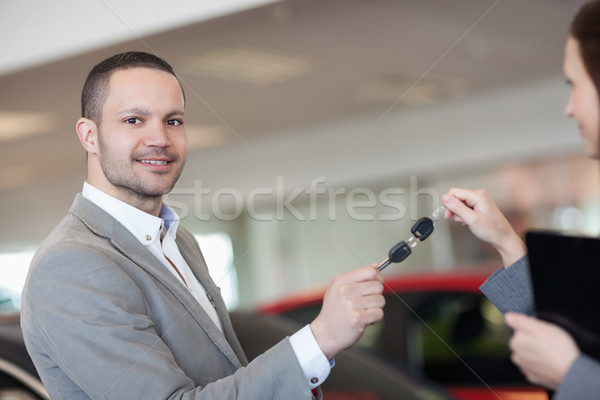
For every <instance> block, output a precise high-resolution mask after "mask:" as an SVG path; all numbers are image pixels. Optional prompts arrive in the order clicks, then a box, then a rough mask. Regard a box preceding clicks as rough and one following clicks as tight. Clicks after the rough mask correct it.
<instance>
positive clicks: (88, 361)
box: [21, 244, 313, 400]
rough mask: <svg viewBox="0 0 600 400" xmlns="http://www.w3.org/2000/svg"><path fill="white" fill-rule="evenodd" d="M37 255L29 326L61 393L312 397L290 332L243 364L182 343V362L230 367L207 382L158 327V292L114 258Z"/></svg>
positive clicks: (76, 251) (74, 249)
mask: <svg viewBox="0 0 600 400" xmlns="http://www.w3.org/2000/svg"><path fill="white" fill-rule="evenodd" d="M36 258H38V260H37V261H36V262H34V265H33V267H32V268H34V271H32V272H33V273H30V276H29V278H28V282H27V284H26V289H25V292H24V300H23V308H22V321H21V323H22V327H23V332H24V336H25V341H26V344H27V347H28V350H29V352H30V354H31V356H32V358H33V360H34V362H35V364H36V368H37V369H38V372H39V373H40V375H41V377H42V379H43V381H44V384H45V385H46V386H47V388H48V391H49V392H50V393H51V395H52V396H53V398H60V399H88V398H94V399H101V398H106V399H110V398H113V399H116V398H120V399H126V398H130V399H145V398H152V399H306V400H312V399H313V395H312V393H311V391H310V390H309V388H308V385H307V384H306V382H305V380H304V375H303V373H302V370H301V368H300V365H299V364H298V361H297V359H296V357H295V355H294V353H293V350H292V348H291V345H290V343H289V340H288V339H284V340H282V341H281V342H280V343H279V344H277V345H276V346H274V347H273V348H272V349H270V350H269V351H267V352H266V353H265V354H263V355H261V356H260V357H258V358H257V359H255V360H254V361H253V362H252V363H250V364H248V365H247V366H245V367H239V365H236V366H231V367H229V365H228V364H227V363H226V362H222V361H219V360H217V359H216V358H215V355H214V354H215V350H214V349H213V347H214V346H213V345H212V343H210V342H207V341H203V340H202V339H201V338H199V339H198V341H196V342H193V341H190V342H189V343H185V344H182V345H185V346H189V355H190V357H195V359H193V360H183V361H185V362H186V363H188V365H189V364H192V365H194V364H197V365H202V368H203V370H201V372H200V374H199V375H202V371H204V373H205V374H206V375H209V374H211V373H214V371H215V370H220V369H223V370H224V372H223V377H222V378H221V379H218V380H216V381H211V382H208V383H206V384H202V385H199V384H198V383H197V382H195V381H194V380H193V379H192V378H190V376H188V374H186V372H185V371H183V370H182V369H181V367H180V365H179V362H180V361H182V360H181V359H180V360H177V359H175V357H174V355H173V353H172V351H171V349H170V348H169V346H168V345H167V344H166V339H168V336H169V335H170V334H171V332H169V330H170V329H165V328H164V327H161V328H160V330H159V327H158V326H157V324H156V323H155V321H153V320H152V318H151V317H150V316H149V310H150V309H151V308H152V306H153V305H152V304H150V302H152V301H158V299H156V298H154V299H149V298H148V297H147V296H143V295H142V289H141V288H140V286H139V282H134V281H133V280H132V279H131V276H130V275H128V274H127V273H125V272H124V271H123V270H122V269H121V268H120V267H119V266H118V265H117V263H115V261H114V260H112V259H111V258H110V257H107V255H106V254H103V253H101V252H97V251H94V250H93V249H90V248H86V247H82V246H78V245H72V244H64V245H59V246H58V247H55V248H54V249H53V251H52V252H48V253H42V254H40V255H38V256H36ZM149 282H150V281H149ZM175 317H176V318H175V321H176V322H175V323H173V324H172V326H171V328H172V330H173V331H175V330H177V329H180V328H181V326H179V327H178V326H177V325H178V324H182V325H183V324H191V323H193V321H192V322H190V321H189V318H186V313H185V312H183V311H182V315H181V316H175ZM199 332H201V331H200V330H199ZM179 357H185V355H183V356H181V355H180V356H179ZM227 368H231V371H227Z"/></svg>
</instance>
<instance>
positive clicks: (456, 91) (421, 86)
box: [355, 75, 469, 107]
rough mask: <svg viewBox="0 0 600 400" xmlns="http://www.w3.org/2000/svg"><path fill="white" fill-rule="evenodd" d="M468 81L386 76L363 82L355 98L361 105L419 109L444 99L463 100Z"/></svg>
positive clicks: (357, 88) (357, 89)
mask: <svg viewBox="0 0 600 400" xmlns="http://www.w3.org/2000/svg"><path fill="white" fill-rule="evenodd" d="M468 89H469V85H468V82H467V81H466V80H464V79H460V78H440V77H433V76H427V77H412V76H396V75H394V76H383V77H377V78H374V79H370V80H367V81H364V82H362V83H360V84H359V85H358V86H357V87H356V89H355V98H356V99H357V100H358V101H360V102H380V103H388V104H395V103H399V104H403V105H405V106H411V107H419V106H424V105H427V104H433V103H436V102H438V101H440V100H442V99H444V98H450V97H451V98H457V97H463V96H464V95H465V94H466V93H467V91H468Z"/></svg>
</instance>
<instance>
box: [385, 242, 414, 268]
mask: <svg viewBox="0 0 600 400" xmlns="http://www.w3.org/2000/svg"><path fill="white" fill-rule="evenodd" d="M410 253H412V250H411V249H410V246H409V245H408V244H407V243H406V242H405V241H404V240H403V241H401V242H398V243H396V245H395V246H394V247H392V248H391V249H390V253H389V257H390V261H391V262H395V263H399V262H400V261H402V260H404V259H405V258H406V257H408V256H409V255H410Z"/></svg>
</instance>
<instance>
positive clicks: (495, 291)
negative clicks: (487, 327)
mask: <svg viewBox="0 0 600 400" xmlns="http://www.w3.org/2000/svg"><path fill="white" fill-rule="evenodd" d="M479 289H480V290H481V291H482V292H483V294H484V295H485V296H486V297H487V298H488V299H490V301H491V302H492V303H493V304H494V305H495V306H496V308H498V310H500V312H502V313H503V314H504V313H506V312H509V311H512V312H519V313H522V314H527V315H534V314H535V303H534V298H533V287H532V284H531V274H530V273H529V261H528V259H527V256H524V257H522V258H521V259H519V260H517V261H516V262H515V263H514V264H512V265H511V266H510V267H508V268H505V267H501V268H499V269H498V270H497V271H496V272H494V273H493V274H492V275H491V276H490V277H489V278H488V279H487V280H486V281H485V282H484V283H483V285H481V287H480V288H479Z"/></svg>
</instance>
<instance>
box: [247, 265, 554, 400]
mask: <svg viewBox="0 0 600 400" xmlns="http://www.w3.org/2000/svg"><path fill="white" fill-rule="evenodd" d="M489 274H490V270H489V269H488V268H485V269H482V268H479V269H478V270H475V271H473V270H469V271H466V272H460V271H454V272H444V273H439V272H432V273H418V274H405V275H399V276H394V277H389V278H386V281H385V292H384V294H385V296H386V306H385V309H384V315H385V316H384V319H383V321H381V322H380V323H378V324H376V325H373V326H370V327H369V328H368V329H367V330H366V332H365V334H364V336H363V337H362V338H361V340H360V341H359V343H358V344H357V346H355V347H359V348H362V349H365V350H366V351H368V352H369V353H371V354H375V355H377V356H378V357H379V358H380V359H382V360H385V361H386V362H387V363H389V365H391V366H394V367H395V368H397V369H398V370H399V371H401V372H402V373H403V374H406V372H408V373H409V374H411V375H413V376H417V377H424V378H426V379H428V380H431V381H434V382H437V383H439V384H440V385H442V386H443V387H445V388H446V389H447V391H448V392H449V393H450V394H452V395H453V396H454V397H456V398H458V399H463V400H475V399H476V400H487V399H490V400H499V399H501V400H547V399H548V396H547V393H546V391H545V390H543V389H541V388H538V387H535V386H532V385H531V384H529V383H527V381H526V380H525V378H524V377H523V375H522V374H521V373H520V371H519V370H518V368H517V367H516V366H515V365H514V364H512V362H511V361H510V352H509V350H508V347H507V341H508V338H509V337H510V330H509V329H508V328H507V327H506V325H505V324H504V323H503V317H502V315H501V314H500V312H499V311H498V310H497V309H496V308H495V307H494V306H493V305H492V304H491V303H490V302H489V301H488V300H487V299H486V298H485V297H484V296H483V295H482V294H481V292H480V291H479V286H480V285H481V284H482V283H483V281H484V280H485V279H486V278H487V277H488V276H489ZM323 294H324V288H323V289H316V290H311V291H306V292H303V293H299V294H297V295H293V296H289V297H287V298H285V299H282V300H279V301H276V302H273V303H269V304H264V305H262V306H261V307H260V308H259V311H260V312H261V313H263V314H267V315H280V316H286V317H289V318H292V319H294V320H297V321H299V322H302V323H309V322H310V321H312V320H313V319H314V318H315V317H316V316H317V314H318V312H319V310H320V308H321V301H322V298H323ZM333 373H334V372H333V371H332V374H333Z"/></svg>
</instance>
